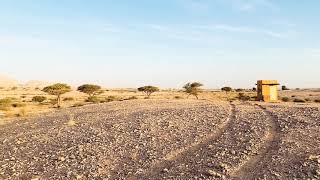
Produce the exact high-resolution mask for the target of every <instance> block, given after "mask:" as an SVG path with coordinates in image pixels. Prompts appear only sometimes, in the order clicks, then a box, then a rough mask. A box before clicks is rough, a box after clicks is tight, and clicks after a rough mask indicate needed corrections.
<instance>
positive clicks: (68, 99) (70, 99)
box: [63, 97, 74, 101]
mask: <svg viewBox="0 0 320 180" xmlns="http://www.w3.org/2000/svg"><path fill="white" fill-rule="evenodd" d="M63 101H74V98H73V97H66V98H64V99H63Z"/></svg>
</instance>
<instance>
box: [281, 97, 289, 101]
mask: <svg viewBox="0 0 320 180" xmlns="http://www.w3.org/2000/svg"><path fill="white" fill-rule="evenodd" d="M281 100H282V101H283V102H289V101H290V98H289V97H283V98H281Z"/></svg>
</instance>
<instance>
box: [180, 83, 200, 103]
mask: <svg viewBox="0 0 320 180" xmlns="http://www.w3.org/2000/svg"><path fill="white" fill-rule="evenodd" d="M202 86H203V84H201V83H199V82H193V83H187V84H186V85H184V86H183V88H184V92H185V93H187V94H188V98H189V96H190V95H193V96H195V97H196V98H197V99H199V97H198V95H199V93H200V92H201V91H202V90H201V87H202Z"/></svg>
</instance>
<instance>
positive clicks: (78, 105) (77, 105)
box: [72, 102, 85, 107]
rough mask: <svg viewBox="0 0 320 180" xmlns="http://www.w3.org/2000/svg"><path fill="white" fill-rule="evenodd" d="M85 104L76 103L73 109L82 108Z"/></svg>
mask: <svg viewBox="0 0 320 180" xmlns="http://www.w3.org/2000/svg"><path fill="white" fill-rule="evenodd" d="M84 105H85V103H82V102H78V103H75V104H74V105H73V106H72V107H81V106H84Z"/></svg>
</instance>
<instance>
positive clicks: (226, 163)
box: [0, 100, 320, 179]
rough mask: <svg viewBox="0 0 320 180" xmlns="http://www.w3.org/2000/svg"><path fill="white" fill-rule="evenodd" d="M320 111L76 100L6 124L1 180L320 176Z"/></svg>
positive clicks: (0, 131) (1, 132) (0, 132)
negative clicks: (54, 110) (85, 103)
mask: <svg viewBox="0 0 320 180" xmlns="http://www.w3.org/2000/svg"><path fill="white" fill-rule="evenodd" d="M289 117H290V118H289ZM319 117H320V113H319V108H317V107H287V106H280V105H276V106H275V105H266V104H262V105H254V104H250V103H241V102H235V103H233V104H229V103H227V102H209V101H193V100H170V101H169V100H136V101H124V102H114V103H108V104H103V105H93V106H86V107H79V108H73V109H68V110H63V111H61V112H58V113H55V114H48V115H43V116H40V117H37V118H31V119H28V120H17V121H14V122H13V123H11V124H7V125H3V126H0V179H32V178H39V179H106V178H107V179H258V178H261V179H264V178H266V179H287V178H291V179H292V178H298V179H299V178H303V179H304V178H315V179H317V178H320V156H319V155H320V154H319V152H320V149H319V147H320V132H319V131H320V130H319V129H320V120H319ZM294 132H299V134H297V133H294ZM310 138H312V139H310Z"/></svg>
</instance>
